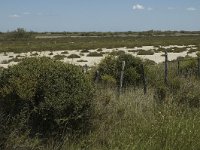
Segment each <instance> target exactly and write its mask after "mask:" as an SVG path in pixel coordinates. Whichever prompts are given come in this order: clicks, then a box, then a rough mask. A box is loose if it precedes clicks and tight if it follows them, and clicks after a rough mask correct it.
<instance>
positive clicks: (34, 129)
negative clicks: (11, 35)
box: [0, 58, 93, 136]
mask: <svg viewBox="0 0 200 150" xmlns="http://www.w3.org/2000/svg"><path fill="white" fill-rule="evenodd" d="M92 98H93V90H92V87H91V85H90V81H89V80H88V79H87V78H86V77H85V76H84V74H83V73H82V70H81V69H80V68H79V67H76V66H74V65H70V64H63V63H61V62H58V61H53V60H51V59H50V58H29V59H25V60H24V61H22V62H20V63H19V64H18V65H16V66H13V67H10V68H8V69H4V70H3V72H2V74H1V76H0V111H1V112H3V113H4V114H6V115H9V116H13V117H15V116H16V115H18V114H20V113H21V112H23V111H24V110H25V109H26V110H28V114H27V116H26V117H27V123H26V124H27V125H28V128H29V129H30V131H31V134H33V135H35V134H37V133H39V134H41V135H42V136H44V135H52V134H54V133H58V132H63V133H64V132H68V131H72V132H74V131H82V132H86V131H88V129H89V128H90V119H91V115H92Z"/></svg>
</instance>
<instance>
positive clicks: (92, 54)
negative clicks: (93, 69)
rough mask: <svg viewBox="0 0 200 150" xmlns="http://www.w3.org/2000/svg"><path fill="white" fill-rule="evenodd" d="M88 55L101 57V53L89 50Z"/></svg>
mask: <svg viewBox="0 0 200 150" xmlns="http://www.w3.org/2000/svg"><path fill="white" fill-rule="evenodd" d="M87 56H88V57H102V56H103V55H102V53H98V52H90V53H89V54H88V55H87Z"/></svg>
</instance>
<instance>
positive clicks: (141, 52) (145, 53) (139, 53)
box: [137, 50, 154, 55]
mask: <svg viewBox="0 0 200 150" xmlns="http://www.w3.org/2000/svg"><path fill="white" fill-rule="evenodd" d="M137 54H138V55H153V54H154V51H153V50H148V51H147V50H139V51H138V53H137Z"/></svg>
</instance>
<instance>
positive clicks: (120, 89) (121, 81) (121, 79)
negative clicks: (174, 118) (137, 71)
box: [119, 61, 126, 93]
mask: <svg viewBox="0 0 200 150" xmlns="http://www.w3.org/2000/svg"><path fill="white" fill-rule="evenodd" d="M125 64H126V63H125V61H122V70H121V74H120V86H119V93H121V91H122V87H123V79H124V68H125Z"/></svg>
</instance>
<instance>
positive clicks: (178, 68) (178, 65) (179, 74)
mask: <svg viewBox="0 0 200 150" xmlns="http://www.w3.org/2000/svg"><path fill="white" fill-rule="evenodd" d="M178 75H180V61H179V60H178Z"/></svg>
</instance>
